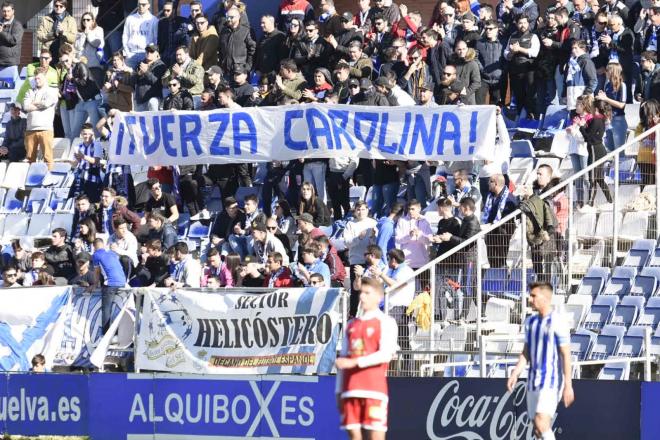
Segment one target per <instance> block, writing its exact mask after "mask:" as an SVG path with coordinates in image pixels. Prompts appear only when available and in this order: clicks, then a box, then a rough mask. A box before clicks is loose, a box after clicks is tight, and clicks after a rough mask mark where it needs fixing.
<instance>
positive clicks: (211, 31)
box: [190, 14, 220, 70]
mask: <svg viewBox="0 0 660 440" xmlns="http://www.w3.org/2000/svg"><path fill="white" fill-rule="evenodd" d="M194 21H195V28H196V29H197V32H196V33H195V34H193V37H192V41H191V42H190V58H192V60H193V61H194V62H196V63H197V64H199V65H200V66H202V67H203V68H204V70H207V69H209V68H210V67H211V66H214V65H216V64H218V44H219V43H220V40H219V38H218V32H217V30H216V29H215V26H213V25H209V20H208V17H206V16H205V15H204V14H200V15H198V16H196V17H195V18H194Z"/></svg>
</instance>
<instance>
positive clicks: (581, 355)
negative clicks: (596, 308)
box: [571, 325, 660, 361]
mask: <svg viewBox="0 0 660 440" xmlns="http://www.w3.org/2000/svg"><path fill="white" fill-rule="evenodd" d="M645 331H646V329H645V328H644V327H639V326H634V327H631V328H630V329H628V330H626V329H625V328H623V327H620V326H615V325H607V326H605V327H604V328H603V330H602V331H601V333H600V334H596V333H594V332H592V331H590V330H587V329H579V330H578V331H577V332H575V333H574V334H572V335H571V355H572V357H573V359H574V360H576V361H591V360H606V359H609V358H632V357H639V356H642V355H643V353H644V333H645ZM656 344H660V335H659V334H658V330H656V331H655V335H654V337H653V338H652V339H651V347H650V351H651V352H652V354H653V352H654V351H656V350H658V347H656V346H655V345H656Z"/></svg>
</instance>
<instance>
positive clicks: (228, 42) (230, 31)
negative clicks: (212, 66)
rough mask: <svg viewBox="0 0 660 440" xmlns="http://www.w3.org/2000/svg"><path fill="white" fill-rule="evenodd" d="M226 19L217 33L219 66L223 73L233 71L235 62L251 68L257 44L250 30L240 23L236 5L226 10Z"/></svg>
mask: <svg viewBox="0 0 660 440" xmlns="http://www.w3.org/2000/svg"><path fill="white" fill-rule="evenodd" d="M226 19H227V24H226V25H225V26H224V27H223V28H222V29H221V30H220V35H219V38H220V43H219V45H218V51H219V58H220V67H221V68H222V70H223V72H225V74H227V73H228V72H233V71H234V65H236V64H245V66H246V67H247V69H248V70H252V62H253V61H254V54H255V51H256V49H257V44H256V43H255V42H254V40H253V39H252V37H251V36H250V30H249V29H248V28H246V27H244V26H241V25H240V22H239V19H240V12H239V10H238V8H236V7H231V8H230V9H229V10H228V11H227V15H226Z"/></svg>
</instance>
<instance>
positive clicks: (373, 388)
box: [337, 310, 398, 401]
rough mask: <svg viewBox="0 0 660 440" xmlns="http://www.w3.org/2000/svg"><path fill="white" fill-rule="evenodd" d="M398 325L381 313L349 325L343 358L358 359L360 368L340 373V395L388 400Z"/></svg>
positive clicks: (378, 312)
mask: <svg viewBox="0 0 660 440" xmlns="http://www.w3.org/2000/svg"><path fill="white" fill-rule="evenodd" d="M397 334H398V329H397V324H396V321H394V319H392V318H391V317H389V316H387V315H385V314H384V313H383V312H381V311H380V310H375V311H370V312H367V313H365V314H364V315H362V316H360V317H358V318H355V319H352V320H351V321H349V323H348V325H347V326H346V332H345V335H344V343H343V345H342V349H341V356H342V357H349V358H357V360H358V366H357V367H355V368H351V369H348V370H340V371H338V372H337V393H341V397H342V398H349V397H359V398H368V399H377V400H383V401H387V380H386V378H385V373H386V372H387V366H388V364H389V362H390V360H391V359H392V357H393V356H394V354H395V353H396V351H397V349H398V346H397V342H396V341H397Z"/></svg>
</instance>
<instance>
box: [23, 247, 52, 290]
mask: <svg viewBox="0 0 660 440" xmlns="http://www.w3.org/2000/svg"><path fill="white" fill-rule="evenodd" d="M30 259H31V261H32V266H31V267H30V270H29V271H26V272H25V273H24V274H23V286H24V287H30V286H31V285H33V284H34V282H35V281H36V280H37V278H38V277H39V271H41V270H47V271H48V272H49V273H51V274H53V273H54V270H53V268H52V267H51V266H49V265H48V264H46V259H45V257H44V253H43V252H41V251H36V252H33V253H32V255H31V257H30Z"/></svg>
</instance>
